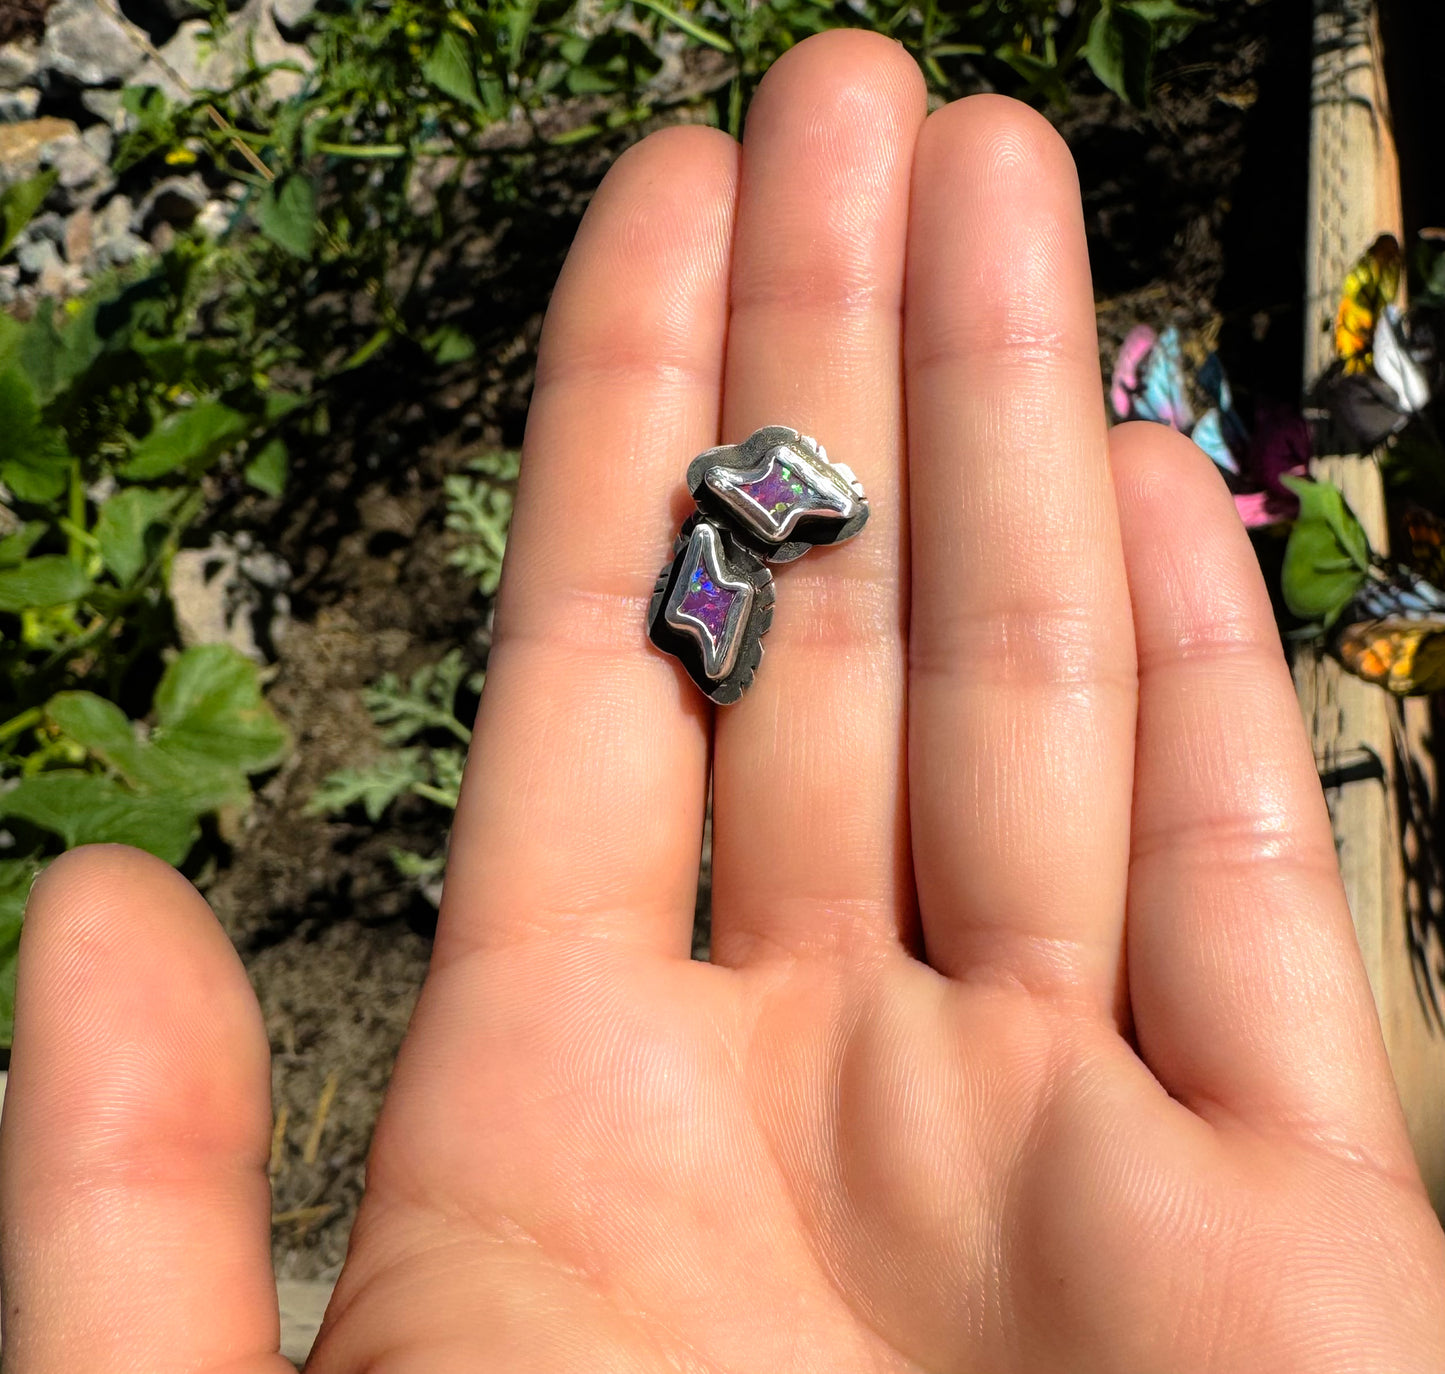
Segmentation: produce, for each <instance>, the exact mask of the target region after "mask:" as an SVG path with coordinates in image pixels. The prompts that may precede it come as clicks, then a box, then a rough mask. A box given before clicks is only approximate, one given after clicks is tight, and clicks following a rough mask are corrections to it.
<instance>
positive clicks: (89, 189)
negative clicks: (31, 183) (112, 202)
mask: <svg viewBox="0 0 1445 1374" xmlns="http://www.w3.org/2000/svg"><path fill="white" fill-rule="evenodd" d="M41 165H42V166H47V167H54V168H55V170H56V171H57V172H59V173H60V178H59V180H58V181H57V182H56V184H55V189H54V191H52V192H51V195H53V196H54V197H55V199H56V201H57V203H59V204H60V205H61V206H62V207H63V208H64V209H67V210H73V209H75V208H76V207H77V206H80V205H90V204H91V203H93V202H94V201H95V200H97V199H99V197H101V196H103V195H104V194H105V193H106V192H107V191H109V190H110V189H111V188H112V187H113V186H114V185H115V174H114V173H113V172H112V171H111V170H110V166H109V164H108V163H107V162H106V159H105V158H103V157H100V156H98V155H97V154H96V151H95V149H93V148H92V147H91V146H90V144H89V143H87V142H86V141H85V139H84V138H83V137H82V136H81V135H80V134H64V135H62V136H61V137H60V138H57V139H55V140H54V142H52V143H49V144H47V145H46V147H45V150H44V152H43V153H42V154H41Z"/></svg>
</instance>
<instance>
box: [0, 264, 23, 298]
mask: <svg viewBox="0 0 1445 1374" xmlns="http://www.w3.org/2000/svg"><path fill="white" fill-rule="evenodd" d="M19 285H20V264H19V263H18V262H0V305H9V304H10V303H11V302H12V301H13V300H14V299H15V292H16V288H17V287H18V286H19Z"/></svg>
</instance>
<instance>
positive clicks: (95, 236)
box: [90, 196, 146, 271]
mask: <svg viewBox="0 0 1445 1374" xmlns="http://www.w3.org/2000/svg"><path fill="white" fill-rule="evenodd" d="M134 218H135V207H134V206H133V205H132V204H131V201H130V197H129V196H112V197H111V198H110V199H109V200H108V201H106V203H105V204H104V205H103V206H101V208H100V209H99V210H98V211H97V212H96V216H95V222H94V223H93V224H92V225H91V230H90V242H91V248H90V260H91V266H92V270H94V271H98V270H103V269H104V268H107V267H121V266H124V265H125V264H126V263H128V262H134V261H135V259H136V258H137V257H139V256H140V255H141V254H142V253H144V252H145V251H146V243H145V240H144V239H143V238H141V237H140V236H139V235H138V234H133V233H132V232H131V222H132V220H133V219H134Z"/></svg>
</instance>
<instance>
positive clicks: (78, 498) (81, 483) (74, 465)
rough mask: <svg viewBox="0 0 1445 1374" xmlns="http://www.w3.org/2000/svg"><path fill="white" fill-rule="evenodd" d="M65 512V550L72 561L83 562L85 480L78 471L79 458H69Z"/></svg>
mask: <svg viewBox="0 0 1445 1374" xmlns="http://www.w3.org/2000/svg"><path fill="white" fill-rule="evenodd" d="M67 513H68V515H69V517H70V519H69V522H68V524H69V528H68V529H67V530H66V544H67V548H66V552H67V553H68V554H69V556H70V561H71V562H72V563H76V564H83V563H84V562H85V541H84V539H83V538H82V536H81V533H80V532H81V531H82V530H83V529H85V480H84V478H83V477H82V476H81V473H80V459H79V458H72V459H71V460H70V506H69V511H68V512H67Z"/></svg>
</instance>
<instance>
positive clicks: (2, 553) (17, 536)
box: [0, 520, 49, 568]
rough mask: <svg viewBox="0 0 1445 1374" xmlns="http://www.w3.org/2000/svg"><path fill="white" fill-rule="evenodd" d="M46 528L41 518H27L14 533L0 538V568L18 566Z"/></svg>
mask: <svg viewBox="0 0 1445 1374" xmlns="http://www.w3.org/2000/svg"><path fill="white" fill-rule="evenodd" d="M47 528H49V527H48V526H47V525H46V523H45V521H43V520H28V521H26V523H25V524H23V525H21V526H20V528H19V529H18V530H16V531H15V533H14V534H7V535H6V536H5V538H4V539H0V568H18V567H19V566H20V564H21V563H23V562H24V561H25V556H26V555H27V554H28V553H29V552H30V550H31V549H33V548H34V547H35V545H36V543H37V541H38V540H39V539H40V536H41V535H42V534H44V533H45V531H46V529H47Z"/></svg>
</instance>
